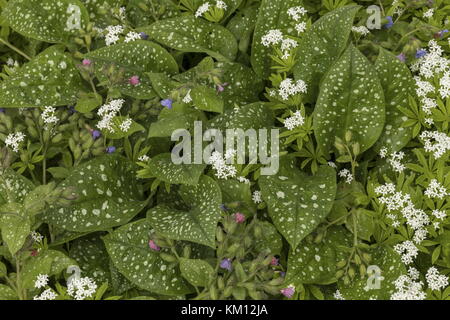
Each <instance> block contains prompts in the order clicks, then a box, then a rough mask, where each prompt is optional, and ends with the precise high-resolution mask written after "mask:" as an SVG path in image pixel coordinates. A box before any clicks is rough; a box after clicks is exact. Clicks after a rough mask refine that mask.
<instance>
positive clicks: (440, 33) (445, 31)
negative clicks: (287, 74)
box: [437, 29, 448, 38]
mask: <svg viewBox="0 0 450 320" xmlns="http://www.w3.org/2000/svg"><path fill="white" fill-rule="evenodd" d="M446 33H448V30H447V29H444V30H441V31H439V32H438V33H437V34H438V37H439V38H442V37H443V36H444V34H446Z"/></svg>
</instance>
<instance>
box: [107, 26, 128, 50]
mask: <svg viewBox="0 0 450 320" xmlns="http://www.w3.org/2000/svg"><path fill="white" fill-rule="evenodd" d="M123 30H124V28H123V26H108V27H106V31H107V32H108V33H107V34H106V36H105V42H106V45H107V46H110V45H112V44H115V43H116V42H117V41H119V35H120V34H121V33H122V32H123Z"/></svg>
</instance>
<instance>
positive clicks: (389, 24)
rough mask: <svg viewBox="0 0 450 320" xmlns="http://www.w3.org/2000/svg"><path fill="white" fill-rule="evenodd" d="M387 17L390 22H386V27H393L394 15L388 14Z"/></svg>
mask: <svg viewBox="0 0 450 320" xmlns="http://www.w3.org/2000/svg"><path fill="white" fill-rule="evenodd" d="M386 19H387V21H388V23H386V24H385V25H384V27H385V28H386V29H390V28H392V26H393V25H394V21H393V20H392V17H391V16H387V17H386Z"/></svg>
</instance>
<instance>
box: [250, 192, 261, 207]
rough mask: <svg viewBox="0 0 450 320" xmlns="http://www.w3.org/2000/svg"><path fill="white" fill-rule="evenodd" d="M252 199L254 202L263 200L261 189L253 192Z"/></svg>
mask: <svg viewBox="0 0 450 320" xmlns="http://www.w3.org/2000/svg"><path fill="white" fill-rule="evenodd" d="M252 200H253V202H254V203H256V204H258V203H261V202H262V195H261V191H255V192H253V194H252Z"/></svg>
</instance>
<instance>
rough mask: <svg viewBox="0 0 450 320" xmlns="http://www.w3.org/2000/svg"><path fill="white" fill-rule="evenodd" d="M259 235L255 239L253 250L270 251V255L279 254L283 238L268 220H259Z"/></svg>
mask: <svg viewBox="0 0 450 320" xmlns="http://www.w3.org/2000/svg"><path fill="white" fill-rule="evenodd" d="M258 226H259V227H260V228H261V231H262V232H261V237H260V238H257V239H255V250H256V251H257V252H264V253H266V254H267V252H270V254H272V255H279V254H280V253H281V250H282V249H283V239H282V237H281V235H280V234H279V233H278V231H277V229H276V228H275V227H274V226H273V224H271V223H270V222H268V221H259V222H258Z"/></svg>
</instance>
